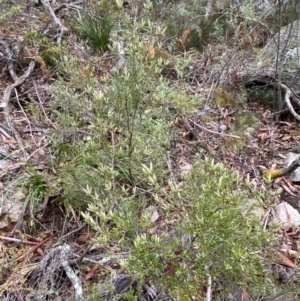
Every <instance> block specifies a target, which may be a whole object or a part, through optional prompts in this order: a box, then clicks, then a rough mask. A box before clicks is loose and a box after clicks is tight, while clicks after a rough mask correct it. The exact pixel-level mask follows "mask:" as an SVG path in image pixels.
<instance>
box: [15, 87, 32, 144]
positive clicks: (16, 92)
mask: <svg viewBox="0 0 300 301" xmlns="http://www.w3.org/2000/svg"><path fill="white" fill-rule="evenodd" d="M15 95H16V99H17V102H18V105H19V107H20V109H21V111H22V113H23V115H24V116H25V118H26V121H27V123H28V126H29V132H30V136H31V138H32V141H33V143H34V144H35V146H38V145H37V143H36V141H35V139H34V137H33V135H32V129H31V124H30V120H29V118H28V117H27V114H26V113H25V111H24V109H23V107H22V105H21V103H20V101H19V95H18V91H17V89H15Z"/></svg>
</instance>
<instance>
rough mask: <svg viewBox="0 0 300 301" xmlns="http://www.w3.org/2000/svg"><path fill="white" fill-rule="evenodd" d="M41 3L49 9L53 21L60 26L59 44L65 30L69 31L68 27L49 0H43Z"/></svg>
mask: <svg viewBox="0 0 300 301" xmlns="http://www.w3.org/2000/svg"><path fill="white" fill-rule="evenodd" d="M41 3H42V5H43V7H44V8H45V10H46V11H48V13H49V15H50V17H51V19H52V21H53V23H54V24H55V25H56V27H57V28H58V36H57V44H60V43H61V39H62V36H63V34H64V32H66V31H68V29H67V28H66V27H65V26H63V25H62V23H61V22H60V20H59V19H58V18H57V16H56V15H55V12H54V10H53V8H52V7H51V5H50V2H49V0H41Z"/></svg>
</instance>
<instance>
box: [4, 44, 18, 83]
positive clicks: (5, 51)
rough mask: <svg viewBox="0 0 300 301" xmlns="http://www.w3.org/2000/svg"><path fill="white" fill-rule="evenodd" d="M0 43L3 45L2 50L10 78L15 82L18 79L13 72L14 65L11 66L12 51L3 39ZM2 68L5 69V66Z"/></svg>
mask: <svg viewBox="0 0 300 301" xmlns="http://www.w3.org/2000/svg"><path fill="white" fill-rule="evenodd" d="M0 45H2V46H3V52H4V54H5V55H6V58H7V68H8V72H9V74H10V76H11V78H12V79H13V81H14V82H16V81H17V80H18V76H17V75H16V72H15V70H14V66H13V61H12V52H11V50H10V49H9V47H8V46H7V44H6V43H5V42H4V41H3V40H0ZM4 70H5V68H4Z"/></svg>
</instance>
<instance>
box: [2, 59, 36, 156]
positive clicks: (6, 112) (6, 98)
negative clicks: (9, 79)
mask: <svg viewBox="0 0 300 301" xmlns="http://www.w3.org/2000/svg"><path fill="white" fill-rule="evenodd" d="M34 67H35V60H32V61H31V62H30V64H29V67H28V69H27V70H26V72H25V73H24V74H23V75H22V76H21V77H17V76H16V81H15V82H14V83H13V84H12V85H10V86H8V87H7V88H6V89H5V91H4V96H3V99H2V103H1V104H0V108H3V111H4V118H5V122H6V124H7V126H8V127H9V128H10V130H11V131H12V133H13V134H14V136H15V138H16V140H17V142H18V144H19V147H20V149H21V150H22V151H23V154H24V156H25V159H27V158H28V154H27V152H26V151H25V147H24V144H23V141H22V139H21V137H20V135H19V133H18V131H17V130H16V129H15V127H14V125H13V122H12V120H11V116H10V112H9V105H8V104H9V100H10V96H11V93H12V91H13V90H14V89H15V88H16V87H18V86H20V85H22V84H23V83H24V81H25V80H26V79H27V78H28V77H29V75H30V74H31V72H32V71H33V69H34Z"/></svg>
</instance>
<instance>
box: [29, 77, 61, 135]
mask: <svg viewBox="0 0 300 301" xmlns="http://www.w3.org/2000/svg"><path fill="white" fill-rule="evenodd" d="M33 85H34V89H35V93H36V95H37V98H38V100H39V103H40V106H41V109H42V111H43V114H44V116H45V118H46V119H47V120H48V121H49V122H50V124H51V125H52V126H53V127H54V128H55V129H56V130H57V127H56V126H55V124H54V123H53V122H52V121H51V120H50V119H49V117H48V116H47V114H46V112H45V109H44V107H43V104H42V101H41V98H40V95H39V91H38V89H37V88H36V84H35V82H33Z"/></svg>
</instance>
